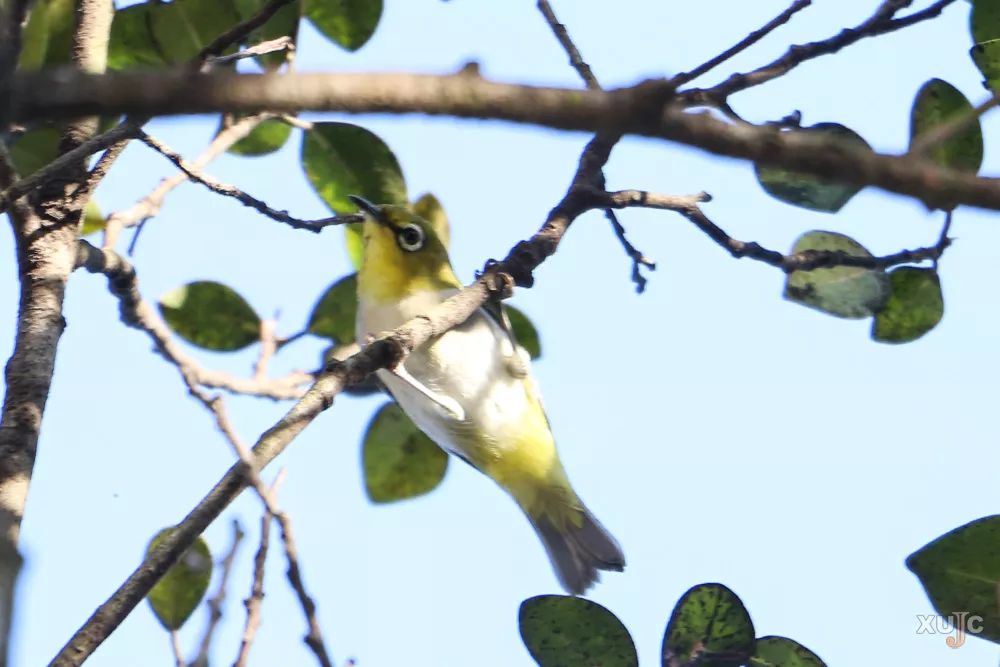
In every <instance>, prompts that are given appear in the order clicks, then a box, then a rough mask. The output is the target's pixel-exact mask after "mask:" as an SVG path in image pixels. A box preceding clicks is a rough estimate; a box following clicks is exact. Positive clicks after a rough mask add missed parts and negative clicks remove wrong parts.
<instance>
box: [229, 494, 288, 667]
mask: <svg viewBox="0 0 1000 667" xmlns="http://www.w3.org/2000/svg"><path fill="white" fill-rule="evenodd" d="M278 479H279V481H280V480H281V479H282V475H280V474H279V476H278ZM277 486H278V482H277V481H276V482H275V483H274V484H272V485H271V491H270V492H271V494H272V497H273V494H275V493H276V489H277ZM273 518H274V517H273V516H272V515H271V513H270V512H268V511H267V510H266V509H265V510H264V515H263V516H262V517H261V519H260V546H258V547H257V553H256V555H254V558H253V582H252V583H251V585H250V597H248V598H247V599H246V600H244V601H243V605H244V606H245V607H246V610H247V617H246V621H245V622H244V625H243V636H242V638H241V640H240V651H239V654H238V655H237V656H236V661H235V662H234V663H233V667H246V664H247V660H248V659H249V658H250V647H251V646H252V645H253V641H254V639H256V637H257V629H258V628H259V627H260V611H261V606H262V605H263V602H264V565H265V564H266V562H267V550H268V547H269V545H270V543H271V520H272V519H273Z"/></svg>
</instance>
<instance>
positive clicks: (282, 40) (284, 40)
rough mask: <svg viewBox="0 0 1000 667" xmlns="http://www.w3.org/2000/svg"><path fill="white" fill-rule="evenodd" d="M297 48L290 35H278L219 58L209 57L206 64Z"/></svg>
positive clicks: (220, 63) (233, 60)
mask: <svg viewBox="0 0 1000 667" xmlns="http://www.w3.org/2000/svg"><path fill="white" fill-rule="evenodd" d="M293 48H295V42H294V41H292V38H291V37H289V36H288V35H285V36H283V37H278V38H277V39H270V40H268V41H266V42H260V43H259V44H254V45H253V46H251V47H249V48H246V49H243V50H242V51H238V52H236V53H232V54H230V55H228V56H219V57H218V58H209V59H208V60H207V61H206V64H209V65H222V64H224V63H231V62H236V61H237V60H243V59H244V58H253V57H255V56H262V55H264V54H266V53H275V52H277V51H287V50H289V49H293Z"/></svg>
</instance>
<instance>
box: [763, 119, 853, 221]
mask: <svg viewBox="0 0 1000 667" xmlns="http://www.w3.org/2000/svg"><path fill="white" fill-rule="evenodd" d="M786 131H787V132H796V133H799V134H801V135H803V136H809V137H815V138H817V139H826V140H828V141H834V140H835V141H836V142H837V143H838V144H839V145H842V146H845V147H854V148H871V147H870V146H869V145H868V142H867V141H865V140H864V139H862V138H861V136H860V135H859V134H858V133H857V132H855V131H854V130H852V129H850V128H848V127H844V126H843V125H840V124H839V123H817V124H816V125H813V126H811V127H804V128H801V129H795V130H786ZM754 169H755V172H756V174H757V180H758V181H760V184H761V187H763V188H764V190H765V191H766V192H767V193H768V194H770V195H771V196H772V197H775V198H776V199H780V200H781V201H783V202H785V203H787V204H793V205H795V206H801V207H802V208H808V209H811V210H814V211H825V212H827V213H836V212H837V211H839V210H840V209H842V208H843V207H844V205H845V204H846V203H847V202H849V201H850V200H851V198H852V197H853V196H854V195H856V194H857V193H858V192H859V191H860V190H861V187H860V186H858V185H853V184H850V183H837V182H833V181H829V180H826V179H822V178H817V177H816V176H812V175H810V174H803V173H800V172H797V171H789V170H787V169H781V168H778V167H764V166H761V165H759V164H756V165H754Z"/></svg>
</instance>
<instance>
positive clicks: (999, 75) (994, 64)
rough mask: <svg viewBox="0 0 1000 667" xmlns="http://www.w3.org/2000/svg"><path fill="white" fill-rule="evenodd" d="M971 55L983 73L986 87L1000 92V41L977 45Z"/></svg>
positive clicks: (972, 49)
mask: <svg viewBox="0 0 1000 667" xmlns="http://www.w3.org/2000/svg"><path fill="white" fill-rule="evenodd" d="M969 55H970V56H972V62H974V63H975V64H976V67H978V68H979V71H980V72H982V73H983V77H984V78H985V79H986V81H985V84H986V86H987V87H988V88H990V89H991V90H993V91H994V92H996V91H997V90H1000V41H996V42H987V43H985V44H976V45H975V46H973V47H972V48H971V49H970V50H969Z"/></svg>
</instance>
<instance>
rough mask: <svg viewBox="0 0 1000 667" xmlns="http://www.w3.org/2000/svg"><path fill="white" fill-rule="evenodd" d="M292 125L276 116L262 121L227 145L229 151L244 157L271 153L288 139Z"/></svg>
mask: <svg viewBox="0 0 1000 667" xmlns="http://www.w3.org/2000/svg"><path fill="white" fill-rule="evenodd" d="M291 133H292V126H291V125H289V124H288V123H285V122H283V121H280V120H278V119H276V118H272V119H269V120H265V121H262V122H261V123H260V124H259V125H258V126H257V127H255V128H254V129H252V130H251V131H250V134H248V135H247V136H245V137H243V138H242V139H240V140H239V141H237V142H236V143H235V144H233V145H232V146H230V147H229V152H230V153H232V154H234V155H242V156H244V157H259V156H261V155H267V154H269V153H273V152H275V151H276V150H278V149H279V148H281V147H282V146H284V145H285V142H286V141H288V137H289V135H290V134H291Z"/></svg>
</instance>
